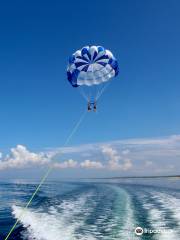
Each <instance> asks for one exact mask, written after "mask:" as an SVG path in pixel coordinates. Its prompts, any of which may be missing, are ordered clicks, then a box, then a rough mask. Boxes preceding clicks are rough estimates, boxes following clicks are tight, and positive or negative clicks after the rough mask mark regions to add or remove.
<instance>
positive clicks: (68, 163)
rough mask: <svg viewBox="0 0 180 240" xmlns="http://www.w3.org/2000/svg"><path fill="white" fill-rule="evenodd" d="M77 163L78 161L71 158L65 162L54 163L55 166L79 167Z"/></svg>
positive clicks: (61, 167)
mask: <svg viewBox="0 0 180 240" xmlns="http://www.w3.org/2000/svg"><path fill="white" fill-rule="evenodd" d="M77 165H78V163H77V161H75V160H73V159H69V160H66V161H64V162H56V163H54V164H53V167H54V168H60V169H63V168H75V167H77Z"/></svg>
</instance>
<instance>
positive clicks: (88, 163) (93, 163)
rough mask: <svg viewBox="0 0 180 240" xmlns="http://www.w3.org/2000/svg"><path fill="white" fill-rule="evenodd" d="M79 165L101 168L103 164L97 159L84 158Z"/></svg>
mask: <svg viewBox="0 0 180 240" xmlns="http://www.w3.org/2000/svg"><path fill="white" fill-rule="evenodd" d="M80 166H81V167H82V168H93V169H101V168H103V164H102V163H101V162H98V161H90V160H85V161H83V162H81V163H80Z"/></svg>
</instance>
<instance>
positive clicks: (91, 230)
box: [0, 181, 180, 240]
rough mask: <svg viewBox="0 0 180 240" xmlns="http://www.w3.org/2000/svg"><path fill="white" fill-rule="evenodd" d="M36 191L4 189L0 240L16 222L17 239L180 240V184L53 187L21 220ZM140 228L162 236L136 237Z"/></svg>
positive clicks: (24, 186)
mask: <svg viewBox="0 0 180 240" xmlns="http://www.w3.org/2000/svg"><path fill="white" fill-rule="evenodd" d="M35 187H36V185H35V184H30V183H22V182H18V183H1V184H0V239H3V238H5V236H6V234H7V233H8V231H9V229H10V227H11V226H12V225H13V223H14V222H15V221H16V220H17V219H19V220H20V223H19V224H18V226H17V227H16V229H15V231H14V232H13V234H12V235H11V238H10V239H14V240H15V239H16V240H22V239H23V240H35V239H36V240H78V239H79V240H100V239H103V240H119V239H123V240H134V239H142V240H146V239H152V240H166V239H167V240H178V239H180V186H179V182H177V183H176V184H175V185H173V184H171V182H169V183H168V184H165V183H164V181H163V182H158V183H157V182H156V181H155V182H154V183H150V182H143V181H139V182H136V183H134V182H121V183H110V182H109V183H103V182H101V183H95V182H94V183H93V182H91V183H83V182H74V183H71V182H54V183H49V184H45V185H44V186H43V187H42V188H41V190H40V192H39V193H38V195H37V196H36V198H35V199H34V201H33V203H32V205H31V206H30V207H29V209H28V210H27V211H26V212H25V214H24V216H21V212H22V209H23V206H24V205H25V203H26V202H27V200H28V199H29V198H30V196H31V194H32V193H33V191H34V189H35ZM137 226H140V227H142V228H143V229H148V230H153V231H154V230H158V231H159V232H158V233H151V234H150V233H144V234H143V235H141V236H136V234H135V232H134V230H135V228H136V227H137Z"/></svg>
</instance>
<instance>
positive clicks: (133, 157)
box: [0, 135, 180, 175]
mask: <svg viewBox="0 0 180 240" xmlns="http://www.w3.org/2000/svg"><path fill="white" fill-rule="evenodd" d="M179 157H180V135H171V136H167V137H161V138H139V139H124V140H118V141H112V142H107V143H94V144H84V145H79V146H72V147H67V148H65V147H63V148H55V149H46V150H44V151H42V152H32V151H30V150H28V149H27V147H25V146H23V145H17V146H16V147H15V148H12V149H10V154H8V155H5V154H3V155H2V153H0V170H4V169H9V168H13V169H16V168H27V167H31V166H34V167H35V166H44V165H49V164H52V165H53V166H54V167H55V168H59V169H63V168H76V169H79V168H88V169H91V168H92V169H103V173H104V174H106V173H107V172H108V171H114V170H115V171H119V172H123V171H125V172H126V174H128V175H130V174H132V175H133V174H138V173H139V174H142V175H146V174H154V173H155V172H162V173H163V172H165V173H169V174H173V173H175V174H178V172H180V161H179ZM66 159H69V160H66ZM73 159H78V160H77V161H75V160H73ZM86 159H88V160H86ZM97 159H98V161H97ZM60 160H61V161H60ZM171 166H173V167H171Z"/></svg>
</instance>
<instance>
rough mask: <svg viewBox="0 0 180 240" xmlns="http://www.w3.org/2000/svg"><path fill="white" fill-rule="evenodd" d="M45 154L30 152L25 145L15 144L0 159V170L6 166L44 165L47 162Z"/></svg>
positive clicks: (47, 158)
mask: <svg viewBox="0 0 180 240" xmlns="http://www.w3.org/2000/svg"><path fill="white" fill-rule="evenodd" d="M49 161H50V159H49V157H48V155H47V154H45V153H43V152H40V153H34V152H30V151H29V150H28V149H27V148H26V147H25V146H23V145H17V146H16V147H15V148H11V150H10V154H9V155H7V156H6V157H5V158H4V159H2V160H0V170H2V169H7V168H24V167H27V166H29V165H44V164H47V163H49Z"/></svg>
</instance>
